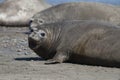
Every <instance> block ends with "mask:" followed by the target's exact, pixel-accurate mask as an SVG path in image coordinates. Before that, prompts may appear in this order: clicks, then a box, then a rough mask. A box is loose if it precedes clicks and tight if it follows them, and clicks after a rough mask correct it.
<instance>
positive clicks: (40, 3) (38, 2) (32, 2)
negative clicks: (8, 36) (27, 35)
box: [0, 0, 50, 26]
mask: <svg viewBox="0 0 120 80" xmlns="http://www.w3.org/2000/svg"><path fill="white" fill-rule="evenodd" d="M48 7H50V5H49V4H47V3H45V1H44V0H5V1H4V2H2V3H0V25H3V26H19V25H20V26H24V25H25V26H26V25H28V24H29V19H30V18H31V17H32V16H33V15H34V14H35V13H37V12H40V11H41V10H43V9H46V8H48Z"/></svg>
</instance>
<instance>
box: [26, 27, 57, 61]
mask: <svg viewBox="0 0 120 80" xmlns="http://www.w3.org/2000/svg"><path fill="white" fill-rule="evenodd" d="M53 32H54V31H51V30H50V29H48V28H41V29H37V28H36V30H35V29H34V30H32V32H31V33H30V34H29V36H28V43H29V47H30V48H31V49H32V50H33V51H34V52H35V53H36V54H37V55H39V56H40V57H42V58H44V59H50V58H52V57H53V56H54V54H55V53H56V49H55V48H56V44H57V40H56V38H57V37H55V36H54V34H53Z"/></svg>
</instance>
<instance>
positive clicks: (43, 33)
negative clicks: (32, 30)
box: [38, 30, 46, 38]
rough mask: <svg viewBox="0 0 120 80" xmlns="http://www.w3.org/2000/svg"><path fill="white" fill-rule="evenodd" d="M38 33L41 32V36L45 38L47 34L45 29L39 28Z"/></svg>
mask: <svg viewBox="0 0 120 80" xmlns="http://www.w3.org/2000/svg"><path fill="white" fill-rule="evenodd" d="M38 33H39V36H40V38H45V36H46V33H45V31H43V30H39V32H38Z"/></svg>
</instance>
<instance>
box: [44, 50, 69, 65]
mask: <svg viewBox="0 0 120 80" xmlns="http://www.w3.org/2000/svg"><path fill="white" fill-rule="evenodd" d="M68 54H69V53H66V52H57V53H56V55H55V56H54V57H53V59H50V60H48V61H47V62H45V64H57V63H63V62H64V61H66V60H68V58H69V55H68Z"/></svg>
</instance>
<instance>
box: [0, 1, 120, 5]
mask: <svg viewBox="0 0 120 80" xmlns="http://www.w3.org/2000/svg"><path fill="white" fill-rule="evenodd" d="M3 1H4V0H0V2H3ZM46 1H47V2H48V3H50V4H52V5H56V4H60V3H65V2H83V1H84V2H102V3H107V4H113V5H120V0H46Z"/></svg>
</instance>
